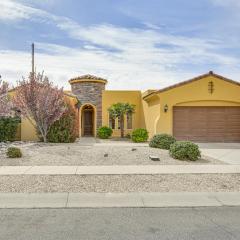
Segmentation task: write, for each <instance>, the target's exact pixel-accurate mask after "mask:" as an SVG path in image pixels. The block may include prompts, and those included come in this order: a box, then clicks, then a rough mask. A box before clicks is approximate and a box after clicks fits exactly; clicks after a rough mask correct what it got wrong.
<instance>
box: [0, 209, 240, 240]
mask: <svg viewBox="0 0 240 240" xmlns="http://www.w3.org/2000/svg"><path fill="white" fill-rule="evenodd" d="M0 239H2V240H15V239H17V240H37V239H44V240H50V239H57V240H72V239H74V240H75V239H76V240H77V239H78V240H79V239H84V240H88V239H89V240H94V239H104V240H105V239H109V240H115V239H118V240H121V239H122V240H132V239H136V240H139V239H144V240H152V239H174V240H176V239H181V240H185V239H204V240H206V239H211V240H214V239H216V240H228V239H240V207H208V208H206V207H205V208H102V209H100V208H99V209H1V210H0Z"/></svg>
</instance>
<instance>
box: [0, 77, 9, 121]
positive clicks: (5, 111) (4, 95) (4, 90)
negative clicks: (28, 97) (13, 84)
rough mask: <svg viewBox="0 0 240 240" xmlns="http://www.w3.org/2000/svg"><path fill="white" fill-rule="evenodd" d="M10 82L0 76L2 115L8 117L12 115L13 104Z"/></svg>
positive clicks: (0, 108) (0, 115) (0, 111)
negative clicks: (10, 95)
mask: <svg viewBox="0 0 240 240" xmlns="http://www.w3.org/2000/svg"><path fill="white" fill-rule="evenodd" d="M8 91H9V88H8V84H7V83H6V82H3V81H2V80H1V78H0V117H8V116H10V115H11V109H12V105H11V102H10V99H9V95H8Z"/></svg>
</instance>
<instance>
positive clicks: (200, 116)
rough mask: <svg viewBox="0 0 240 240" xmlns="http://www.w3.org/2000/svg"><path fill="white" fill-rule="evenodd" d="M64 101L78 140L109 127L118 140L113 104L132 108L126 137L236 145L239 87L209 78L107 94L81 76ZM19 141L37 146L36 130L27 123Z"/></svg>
mask: <svg viewBox="0 0 240 240" xmlns="http://www.w3.org/2000/svg"><path fill="white" fill-rule="evenodd" d="M69 83H70V85H71V91H66V92H65V95H66V97H67V98H69V99H70V101H71V102H72V103H73V104H74V105H76V106H78V107H76V113H77V115H78V117H79V121H78V124H79V125H78V129H79V137H82V136H96V131H97V128H99V127H101V126H109V127H111V128H112V129H113V136H120V124H119V122H118V119H112V118H111V117H110V116H109V114H108V108H109V107H110V106H111V105H112V104H114V103H117V102H124V103H130V104H134V105H135V106H136V111H135V113H134V114H132V115H128V116H126V117H125V124H124V126H125V134H127V133H131V132H132V130H134V129H136V128H146V129H147V130H148V132H149V135H150V137H152V136H153V135H154V134H157V133H168V134H172V135H173V136H175V137H176V138H177V139H179V140H192V141H201V142H240V83H239V82H236V81H233V80H230V79H228V78H225V77H223V76H220V75H218V74H215V73H213V72H209V73H207V74H204V75H201V76H198V77H195V78H193V79H190V80H188V81H184V82H181V83H178V84H175V85H172V86H170V87H167V88H163V89H160V90H148V91H146V92H144V93H142V92H141V91H125V90H124V91H119V90H116V91H113V90H106V85H107V80H106V79H103V78H99V77H96V76H92V75H84V76H80V77H77V78H73V79H71V80H69ZM21 140H23V141H26V140H37V136H36V134H35V129H34V128H33V126H32V125H31V124H30V123H29V122H28V121H27V120H25V119H22V124H21Z"/></svg>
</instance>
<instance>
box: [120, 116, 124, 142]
mask: <svg viewBox="0 0 240 240" xmlns="http://www.w3.org/2000/svg"><path fill="white" fill-rule="evenodd" d="M120 129H121V138H124V116H121V117H120Z"/></svg>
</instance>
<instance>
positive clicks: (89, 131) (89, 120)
mask: <svg viewBox="0 0 240 240" xmlns="http://www.w3.org/2000/svg"><path fill="white" fill-rule="evenodd" d="M84 136H93V111H92V110H85V111H84Z"/></svg>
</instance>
